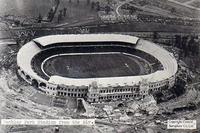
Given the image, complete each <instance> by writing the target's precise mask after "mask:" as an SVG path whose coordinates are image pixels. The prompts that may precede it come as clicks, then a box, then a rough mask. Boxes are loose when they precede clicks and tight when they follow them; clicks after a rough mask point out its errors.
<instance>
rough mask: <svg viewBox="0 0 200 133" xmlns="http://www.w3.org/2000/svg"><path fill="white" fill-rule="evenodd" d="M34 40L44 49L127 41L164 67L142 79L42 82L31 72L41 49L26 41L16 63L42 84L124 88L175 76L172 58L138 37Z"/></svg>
mask: <svg viewBox="0 0 200 133" xmlns="http://www.w3.org/2000/svg"><path fill="white" fill-rule="evenodd" d="M34 41H37V42H39V43H40V44H41V45H43V46H47V45H50V44H54V43H61V42H99V41H101V42H103V41H104V42H106V41H107V42H112V41H115V42H117V41H118V42H127V43H132V44H133V45H135V44H136V43H137V45H135V46H136V47H135V48H136V49H138V50H142V51H144V52H146V53H148V54H150V55H152V56H154V57H155V58H157V59H158V60H159V61H160V62H161V64H162V65H163V67H164V70H162V71H156V72H154V73H151V74H148V75H141V76H126V77H107V78H85V79H77V78H65V77H60V76H51V77H50V79H49V81H46V80H44V79H43V78H41V77H40V76H38V75H37V73H35V72H34V71H33V69H32V66H31V60H32V58H33V57H34V56H35V55H36V54H37V53H39V52H40V51H41V49H40V48H39V47H38V46H37V45H36V44H35V43H34V42H29V43H27V44H26V45H24V46H23V47H22V48H21V49H20V50H19V52H18V55H17V63H18V66H20V67H21V68H22V70H23V71H25V73H27V74H29V75H31V76H32V77H33V78H35V79H38V80H40V81H42V82H49V83H53V84H63V85H67V86H73V85H76V86H88V85H89V84H91V83H92V82H94V81H96V82H97V84H98V86H102V87H107V86H118V85H120V86H125V85H128V86H129V85H130V86H132V85H135V84H138V83H139V82H140V81H142V80H143V79H147V81H148V82H158V81H162V80H165V79H168V78H170V77H172V76H173V75H175V74H176V72H177V69H178V66H177V62H176V59H175V58H174V56H173V55H172V54H171V53H169V52H168V51H167V50H165V49H163V48H162V47H160V46H158V45H156V44H154V43H151V42H148V41H144V40H139V41H138V38H137V37H132V36H127V35H116V34H115V35H114V34H90V35H89V34H86V35H55V36H46V37H41V38H37V39H35V40H34Z"/></svg>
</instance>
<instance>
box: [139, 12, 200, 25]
mask: <svg viewBox="0 0 200 133" xmlns="http://www.w3.org/2000/svg"><path fill="white" fill-rule="evenodd" d="M137 20H138V21H140V22H148V23H161V24H170V25H188V26H194V25H199V24H200V20H197V19H189V18H188V19H187V18H175V17H173V18H172V17H164V16H155V15H147V14H138V15H137Z"/></svg>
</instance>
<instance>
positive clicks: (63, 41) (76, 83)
mask: <svg viewBox="0 0 200 133" xmlns="http://www.w3.org/2000/svg"><path fill="white" fill-rule="evenodd" d="M105 46H106V47H105ZM85 47H90V49H87V48H85ZM93 47H94V48H93ZM98 47H99V49H98ZM102 47H104V48H103V49H102ZM76 52H77V53H79V54H80V53H87V54H90V53H97V52H123V53H126V54H135V56H137V57H138V58H142V59H143V58H144V60H147V62H149V64H151V66H152V67H154V66H155V67H156V64H159V65H157V67H159V69H155V70H154V71H153V72H151V73H149V74H146V75H137V76H119V77H95V78H69V77H63V76H59V75H51V76H49V75H47V74H46V73H45V70H44V67H42V66H43V65H44V62H45V61H46V60H48V59H49V58H51V57H56V56H60V55H63V54H67V53H76ZM144 55H145V56H144ZM17 65H18V73H19V75H20V76H21V77H22V78H23V79H24V80H25V81H26V82H28V83H29V84H31V85H32V86H35V87H37V88H39V89H40V90H41V91H43V92H44V93H46V94H47V95H51V96H63V97H77V98H78V97H80V98H85V99H86V100H87V101H88V102H103V101H107V100H118V99H131V98H144V97H145V96H146V95H149V93H152V92H155V91H162V90H164V89H169V88H171V87H173V86H174V83H175V79H176V72H177V69H178V65H177V61H176V59H175V58H174V56H173V54H172V53H170V52H168V51H167V50H165V49H164V48H162V47H160V46H158V45H156V44H154V43H152V42H149V41H145V40H142V39H139V38H137V37H133V36H128V35H119V34H81V35H51V36H44V37H40V38H36V39H34V40H32V41H31V42H29V43H27V44H25V45H24V46H22V48H21V49H20V50H19V52H18V54H17Z"/></svg>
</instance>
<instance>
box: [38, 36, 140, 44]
mask: <svg viewBox="0 0 200 133" xmlns="http://www.w3.org/2000/svg"><path fill="white" fill-rule="evenodd" d="M34 41H35V42H37V43H39V44H40V45H42V46H48V45H51V44H55V43H69V42H126V43H132V44H136V43H137V41H138V38H137V37H133V36H129V35H119V34H84V35H81V34H76V35H75V34H73V35H50V36H44V37H40V38H36V39H34Z"/></svg>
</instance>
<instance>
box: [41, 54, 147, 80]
mask: <svg viewBox="0 0 200 133" xmlns="http://www.w3.org/2000/svg"><path fill="white" fill-rule="evenodd" d="M143 63H144V61H143V60H142V59H139V58H137V57H135V56H132V55H125V54H122V53H112V54H110V53H109V54H108V53H102V54H81V55H80V54H75V55H60V56H56V57H52V58H49V59H48V60H46V61H45V62H44V65H43V66H42V69H43V70H44V72H45V73H46V75H48V76H53V75H59V76H62V77H70V78H98V77H118V76H135V75H142V74H146V73H145V72H146V71H145V68H144V66H143V65H142V64H143Z"/></svg>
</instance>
